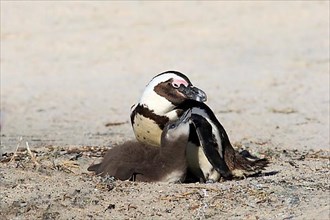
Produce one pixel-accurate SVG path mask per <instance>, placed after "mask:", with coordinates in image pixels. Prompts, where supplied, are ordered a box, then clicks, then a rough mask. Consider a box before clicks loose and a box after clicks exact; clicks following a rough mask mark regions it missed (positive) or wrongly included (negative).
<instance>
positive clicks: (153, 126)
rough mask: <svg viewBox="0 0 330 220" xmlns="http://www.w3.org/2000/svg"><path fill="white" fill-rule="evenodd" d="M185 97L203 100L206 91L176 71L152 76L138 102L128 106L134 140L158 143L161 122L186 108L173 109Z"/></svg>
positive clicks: (163, 124)
mask: <svg viewBox="0 0 330 220" xmlns="http://www.w3.org/2000/svg"><path fill="white" fill-rule="evenodd" d="M185 100H196V101H198V102H205V101H206V94H205V93H204V92H203V91H202V90H201V89H199V88H197V87H194V86H193V85H192V83H191V82H190V80H189V79H188V77H186V76H185V75H184V74H182V73H180V72H177V71H167V72H163V73H160V74H158V75H157V76H155V77H154V78H152V80H151V81H150V82H149V83H148V84H147V86H146V88H145V89H144V91H143V94H142V96H141V98H140V100H139V102H138V103H137V104H135V105H133V106H132V108H131V123H132V127H133V130H134V134H135V136H136V139H137V140H138V141H140V142H142V143H145V144H148V145H152V146H160V138H161V133H162V130H163V129H164V127H165V124H166V123H168V122H169V121H173V120H176V119H178V117H179V116H180V115H181V114H182V113H183V111H185V110H187V109H178V108H177V106H178V105H180V104H181V103H183V102H184V101H185Z"/></svg>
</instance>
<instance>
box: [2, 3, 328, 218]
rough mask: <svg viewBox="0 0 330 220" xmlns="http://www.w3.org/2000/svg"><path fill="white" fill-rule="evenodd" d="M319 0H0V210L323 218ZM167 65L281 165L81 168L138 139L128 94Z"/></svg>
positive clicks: (250, 144)
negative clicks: (194, 173)
mask: <svg viewBox="0 0 330 220" xmlns="http://www.w3.org/2000/svg"><path fill="white" fill-rule="evenodd" d="M329 7H330V6H329V1H310V2H308V1H303V2H299V1H292V2H283V1H282V2H225V1H219V2H166V1H164V2H155V3H152V2H105V1H102V2H88V1H85V2H78V1H75V2H65V1H61V2H51V1H47V2H46V1H42V2H32V1H30V2H29V1H25V2H23V1H1V148H0V153H1V154H0V155H1V158H0V160H1V162H0V193H1V194H0V210H1V212H0V219H39V218H42V219H71V218H75V219H88V218H90V219H130V218H138V219H205V218H210V219H313V218H314V219H329V218H330V213H329V209H330V201H329V198H330V191H329V179H330V177H329V173H330V172H329V168H330V167H329V157H330V151H329V147H330V140H329V131H330V128H329V126H330V125H329V103H330V101H329V100H330V98H329V93H330V91H329V89H330V83H329V71H330V70H329V46H330V44H329V36H330V34H329V26H330V24H329ZM169 69H175V70H179V71H182V72H183V73H185V74H186V75H188V77H189V78H190V79H191V80H192V82H193V83H194V85H196V86H198V87H200V88H202V89H203V90H204V91H205V92H206V93H207V94H208V98H209V99H208V105H209V106H210V107H211V108H212V109H213V110H214V112H215V113H216V115H217V116H218V118H219V120H220V121H221V122H222V124H223V125H224V127H225V128H226V130H227V132H228V134H229V136H230V139H231V141H232V142H233V143H234V145H235V147H237V148H239V147H241V148H245V149H249V150H250V151H251V152H253V153H254V154H256V155H258V156H266V157H268V158H270V160H271V162H272V163H271V165H270V166H269V168H268V169H267V171H266V172H273V171H278V173H277V174H275V175H269V176H261V177H254V178H247V179H244V180H233V181H226V182H221V183H217V184H198V183H196V184H171V185H167V184H145V183H131V182H120V181H113V180H111V179H101V178H99V177H95V176H93V175H92V174H90V173H88V172H87V171H86V168H87V166H88V165H89V164H91V163H92V162H93V161H95V160H99V159H100V156H101V155H102V153H101V151H97V150H100V149H104V148H103V147H111V146H113V145H115V144H118V143H121V142H123V141H125V140H128V139H131V138H134V136H133V132H132V129H131V126H130V124H129V123H128V120H129V110H130V106H131V105H132V104H133V103H135V102H136V101H137V100H138V98H139V96H140V94H141V92H142V90H143V88H144V86H145V84H146V83H147V82H148V81H149V80H150V79H151V78H152V77H153V76H154V75H155V74H158V73H160V72H162V71H165V70H169ZM116 123H119V125H115V124H116ZM106 125H108V126H106ZM20 137H22V141H21V144H20V147H19V149H18V151H17V152H16V154H15V156H14V154H13V152H14V151H15V149H16V146H17V144H18V143H19V140H20ZM26 141H27V142H28V143H29V145H30V148H31V151H32V153H31V154H30V153H28V151H27V150H26V146H25V142H26ZM86 146H97V147H96V148H90V147H86ZM31 155H32V156H31ZM11 159H12V160H11ZM10 160H11V161H10Z"/></svg>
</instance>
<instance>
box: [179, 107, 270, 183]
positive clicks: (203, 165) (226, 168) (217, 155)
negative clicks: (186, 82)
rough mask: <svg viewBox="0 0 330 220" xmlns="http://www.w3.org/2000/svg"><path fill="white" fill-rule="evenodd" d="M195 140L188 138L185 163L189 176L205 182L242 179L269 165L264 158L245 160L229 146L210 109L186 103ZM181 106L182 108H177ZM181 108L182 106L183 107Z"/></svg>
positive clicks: (223, 130) (225, 134) (227, 139)
mask: <svg viewBox="0 0 330 220" xmlns="http://www.w3.org/2000/svg"><path fill="white" fill-rule="evenodd" d="M182 105H186V106H189V107H190V108H191V120H192V122H193V125H194V127H195V129H190V130H191V134H192V133H193V132H196V134H197V137H198V139H193V138H190V139H189V143H188V147H187V162H188V167H189V169H190V170H191V172H192V173H194V174H195V175H196V176H198V177H200V178H202V179H203V180H204V181H206V182H217V181H218V180H219V179H220V177H221V176H223V177H224V178H231V177H244V176H249V175H253V174H256V173H259V172H260V171H261V170H263V169H264V168H265V167H266V166H267V165H268V163H269V162H268V160H267V159H259V158H257V157H252V156H251V155H250V156H249V157H245V156H244V155H242V154H240V153H238V152H236V151H235V150H234V148H233V147H232V145H231V143H230V140H229V137H228V135H227V133H226V131H225V129H224V127H223V126H222V125H221V123H220V122H219V121H218V120H217V118H216V116H215V115H214V113H213V112H212V110H211V109H210V108H209V107H208V106H207V105H206V104H205V103H201V102H196V101H193V100H189V101H186V102H185V103H183V104H182ZM180 107H183V106H179V108H180ZM183 108H184V107H183Z"/></svg>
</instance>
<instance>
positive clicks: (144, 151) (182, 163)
mask: <svg viewBox="0 0 330 220" xmlns="http://www.w3.org/2000/svg"><path fill="white" fill-rule="evenodd" d="M190 116H191V111H190V110H188V111H186V112H185V113H184V114H183V115H182V116H181V118H179V119H178V120H177V121H175V122H170V123H168V124H167V125H166V126H165V128H164V130H163V132H162V135H161V146H160V147H157V148H156V147H154V146H150V145H146V144H143V143H140V142H136V141H129V142H125V143H124V144H122V145H118V146H115V147H114V148H111V149H110V150H108V151H107V153H106V155H105V156H104V158H103V160H102V162H101V163H99V164H94V165H91V166H90V167H89V168H88V170H89V171H94V172H95V173H96V174H98V175H101V176H106V175H109V176H113V177H115V178H116V179H119V180H133V181H140V182H167V183H175V182H181V181H183V180H184V178H185V176H186V172H187V161H186V156H185V151H186V146H187V142H188V138H189V129H190V126H189V120H190Z"/></svg>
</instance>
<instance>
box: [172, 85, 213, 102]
mask: <svg viewBox="0 0 330 220" xmlns="http://www.w3.org/2000/svg"><path fill="white" fill-rule="evenodd" d="M178 91H179V92H181V93H182V94H183V95H185V96H186V97H187V98H188V99H192V100H196V101H198V102H205V101H206V100H207V96H206V93H205V92H204V91H203V90H201V89H199V88H197V87H194V86H187V87H186V86H184V85H182V84H181V85H180V87H179V88H178Z"/></svg>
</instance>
